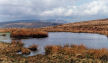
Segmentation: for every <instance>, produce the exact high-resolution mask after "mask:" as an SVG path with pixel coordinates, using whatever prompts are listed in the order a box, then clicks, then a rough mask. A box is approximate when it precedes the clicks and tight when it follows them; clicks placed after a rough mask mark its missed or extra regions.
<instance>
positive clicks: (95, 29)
mask: <svg viewBox="0 0 108 63" xmlns="http://www.w3.org/2000/svg"><path fill="white" fill-rule="evenodd" d="M41 30H44V31H48V32H80V33H83V32H86V33H99V34H105V35H108V19H100V20H92V21H83V22H76V23H69V24H63V25H57V26H49V27H43V28H41Z"/></svg>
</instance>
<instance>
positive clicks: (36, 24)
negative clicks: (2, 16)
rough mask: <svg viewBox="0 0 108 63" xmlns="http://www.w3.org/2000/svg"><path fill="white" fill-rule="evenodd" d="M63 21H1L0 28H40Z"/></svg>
mask: <svg viewBox="0 0 108 63" xmlns="http://www.w3.org/2000/svg"><path fill="white" fill-rule="evenodd" d="M59 24H61V23H53V22H42V21H12V22H11V21H10V22H1V23H0V28H40V27H46V26H55V25H59Z"/></svg>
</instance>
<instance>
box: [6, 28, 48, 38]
mask: <svg viewBox="0 0 108 63" xmlns="http://www.w3.org/2000/svg"><path fill="white" fill-rule="evenodd" d="M7 31H8V32H10V33H11V37H13V38H30V37H31V38H44V37H48V33H47V32H45V31H40V30H37V29H25V28H21V29H20V28H11V29H8V30H7Z"/></svg>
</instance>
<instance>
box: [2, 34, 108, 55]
mask: <svg viewBox="0 0 108 63" xmlns="http://www.w3.org/2000/svg"><path fill="white" fill-rule="evenodd" d="M0 41H7V42H10V41H11V40H10V38H9V35H8V36H5V37H3V36H0ZM22 41H23V42H24V44H25V47H28V46H30V45H32V44H37V45H38V46H39V51H37V52H32V53H31V55H34V54H38V53H44V47H45V46H47V45H66V44H69V45H72V44H78V45H79V44H84V45H85V46H86V47H88V48H108V38H107V37H106V36H105V35H100V34H90V33H69V32H49V37H47V38H33V39H22Z"/></svg>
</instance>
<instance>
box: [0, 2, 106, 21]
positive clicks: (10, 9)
mask: <svg viewBox="0 0 108 63" xmlns="http://www.w3.org/2000/svg"><path fill="white" fill-rule="evenodd" d="M107 17H108V0H0V21H10V20H12V21H13V20H21V19H49V18H56V19H67V20H68V19H70V20H71V19H78V20H83V19H100V18H107Z"/></svg>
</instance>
